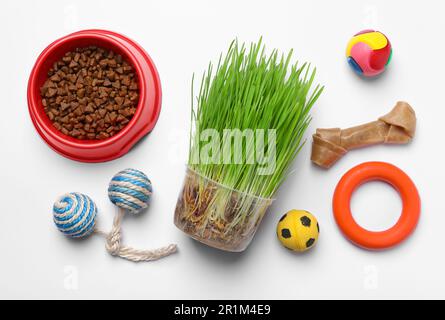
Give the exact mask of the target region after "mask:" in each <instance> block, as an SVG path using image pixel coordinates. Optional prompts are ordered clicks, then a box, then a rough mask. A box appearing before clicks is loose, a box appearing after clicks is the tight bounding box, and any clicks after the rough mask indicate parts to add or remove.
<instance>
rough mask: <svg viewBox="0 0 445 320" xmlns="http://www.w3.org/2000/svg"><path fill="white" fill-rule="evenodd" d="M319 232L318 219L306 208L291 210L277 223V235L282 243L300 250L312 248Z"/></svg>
mask: <svg viewBox="0 0 445 320" xmlns="http://www.w3.org/2000/svg"><path fill="white" fill-rule="evenodd" d="M319 233H320V227H319V225H318V221H317V219H316V218H315V217H314V216H313V215H312V214H311V213H310V212H308V211H304V210H291V211H289V212H288V213H286V214H285V215H283V216H282V217H281V219H280V221H279V222H278V225H277V236H278V240H280V242H281V244H282V245H283V246H284V247H286V248H288V249H290V250H293V251H298V252H303V251H306V250H309V249H310V248H312V247H313V246H314V245H315V243H316V242H317V240H318V234H319Z"/></svg>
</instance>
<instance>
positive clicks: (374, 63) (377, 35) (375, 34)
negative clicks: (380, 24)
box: [346, 30, 392, 77]
mask: <svg viewBox="0 0 445 320" xmlns="http://www.w3.org/2000/svg"><path fill="white" fill-rule="evenodd" d="M346 58H347V60H348V63H349V65H350V66H351V67H352V68H353V69H354V71H355V72H356V73H358V74H359V75H363V76H365V77H375V76H377V75H379V74H381V73H382V72H383V71H385V70H386V68H387V67H388V65H389V63H390V62H391V58H392V46H391V43H390V42H389V39H388V38H387V37H386V36H385V35H384V34H383V33H381V32H379V31H374V30H363V31H360V32H359V33H357V34H355V35H354V36H353V37H352V38H351V40H349V42H348V46H347V47H346Z"/></svg>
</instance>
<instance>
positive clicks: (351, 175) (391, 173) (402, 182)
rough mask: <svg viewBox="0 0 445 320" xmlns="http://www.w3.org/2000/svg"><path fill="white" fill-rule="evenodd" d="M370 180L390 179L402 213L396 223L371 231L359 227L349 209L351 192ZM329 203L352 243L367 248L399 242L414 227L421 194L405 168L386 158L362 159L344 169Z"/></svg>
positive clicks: (388, 246) (382, 246) (389, 245)
mask: <svg viewBox="0 0 445 320" xmlns="http://www.w3.org/2000/svg"><path fill="white" fill-rule="evenodd" d="M373 180H380V181H384V182H386V183H389V184H390V185H392V186H393V187H394V189H396V190H397V191H398V193H399V195H400V197H401V198H402V202H403V209H402V214H401V216H400V218H399V220H398V221H397V223H396V224H395V225H394V226H393V227H392V228H390V229H388V230H386V231H381V232H373V231H369V230H366V229H364V228H362V227H361V226H359V225H358V224H357V223H356V222H355V220H354V218H353V216H352V213H351V208H350V201H351V196H352V193H353V192H354V190H356V189H357V188H358V187H359V186H361V185H362V184H364V183H366V182H369V181H373ZM332 206H333V210H334V217H335V220H336V222H337V224H338V226H339V227H340V229H341V231H342V232H343V234H344V235H345V236H346V237H347V238H348V239H349V240H350V241H351V242H353V243H354V244H356V245H358V246H360V247H362V248H365V249H370V250H382V249H387V248H391V247H393V246H396V245H398V244H399V243H401V242H402V241H404V240H405V239H406V238H407V237H408V236H409V235H410V234H411V233H412V232H413V231H414V229H415V228H416V226H417V222H418V221H419V217H420V197H419V193H418V191H417V188H416V186H415V185H414V183H413V182H412V180H411V179H410V178H409V177H408V175H407V174H406V173H405V172H403V171H402V170H400V169H399V168H397V167H396V166H394V165H392V164H389V163H386V162H365V163H362V164H360V165H358V166H356V167H354V168H352V169H351V170H349V171H348V172H346V173H345V175H344V176H343V177H342V178H341V180H340V182H339V183H338V185H337V187H336V188H335V192H334V198H333V202H332Z"/></svg>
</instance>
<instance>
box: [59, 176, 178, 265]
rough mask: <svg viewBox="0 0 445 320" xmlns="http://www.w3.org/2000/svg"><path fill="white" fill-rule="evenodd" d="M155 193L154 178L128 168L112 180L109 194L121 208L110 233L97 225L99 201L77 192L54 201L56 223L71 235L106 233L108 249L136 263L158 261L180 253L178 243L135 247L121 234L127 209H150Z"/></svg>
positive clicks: (135, 210)
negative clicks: (152, 248)
mask: <svg viewBox="0 0 445 320" xmlns="http://www.w3.org/2000/svg"><path fill="white" fill-rule="evenodd" d="M152 192H153V189H152V185H151V181H150V179H148V177H147V176H146V175H145V174H144V173H143V172H141V171H139V170H135V169H125V170H122V171H120V172H119V173H117V174H116V175H115V176H114V177H113V178H112V179H111V181H110V184H109V187H108V197H109V198H110V200H111V202H113V204H115V205H116V206H117V207H118V213H117V215H116V216H115V218H114V221H113V226H112V228H111V231H110V232H109V233H105V232H103V231H99V230H97V229H96V228H95V226H96V216H97V207H96V204H95V203H94V201H93V200H92V199H91V198H90V197H88V196H86V195H84V194H81V193H77V192H71V193H67V194H65V195H63V196H61V197H60V198H59V199H58V200H57V201H56V202H55V203H54V207H53V215H54V223H55V224H56V227H57V228H58V229H59V231H61V232H62V233H63V234H65V235H66V236H69V237H71V238H85V237H87V236H89V235H90V234H92V233H93V232H95V233H98V234H102V235H105V237H106V244H105V248H106V249H107V251H108V252H109V253H110V254H111V255H113V256H118V257H121V258H124V259H127V260H130V261H134V262H140V261H153V260H157V259H160V258H163V257H166V256H168V255H170V254H172V253H174V252H176V245H174V244H171V245H169V246H167V247H163V248H160V249H156V250H140V249H134V248H132V247H127V246H124V245H122V234H121V223H122V219H123V217H124V214H125V212H126V211H129V212H131V213H133V214H138V213H140V212H141V211H142V210H143V209H145V208H147V206H148V203H149V201H150V198H151V194H152Z"/></svg>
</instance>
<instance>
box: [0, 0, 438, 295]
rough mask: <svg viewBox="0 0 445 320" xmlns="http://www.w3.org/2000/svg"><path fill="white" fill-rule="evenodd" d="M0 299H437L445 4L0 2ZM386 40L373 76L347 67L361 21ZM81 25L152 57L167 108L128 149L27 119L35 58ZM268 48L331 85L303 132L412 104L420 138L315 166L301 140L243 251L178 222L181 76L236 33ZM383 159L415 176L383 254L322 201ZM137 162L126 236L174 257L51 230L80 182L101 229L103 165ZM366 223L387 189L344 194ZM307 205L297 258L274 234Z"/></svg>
mask: <svg viewBox="0 0 445 320" xmlns="http://www.w3.org/2000/svg"><path fill="white" fill-rule="evenodd" d="M0 6H1V7H0V30H1V31H0V34H1V41H2V44H1V48H0V61H1V68H0V92H1V96H0V108H1V114H0V146H1V148H0V152H1V159H0V164H1V168H0V178H1V179H0V203H1V207H0V230H1V231H0V298H58V299H60V298H150V299H153V298H159V299H163V298H165V299H167V298H190V299H193V298H199V299H207V298H217V299H218V298H222V299H225V298H233V299H235V298H242V299H244V298H251V299H272V298H283V299H284V298H290V299H308V298H445V292H444V285H445V277H444V270H445V257H444V248H443V244H444V237H443V235H444V227H445V211H444V209H445V208H444V207H445V205H444V196H443V193H444V190H443V189H444V188H443V185H444V178H445V171H444V169H443V163H444V161H445V153H444V152H443V150H444V149H443V148H444V147H443V142H442V141H443V139H444V137H443V134H444V133H443V132H444V131H443V123H444V116H445V106H444V104H443V101H444V99H443V94H444V90H443V87H444V81H443V72H444V68H445V62H444V59H443V53H444V49H445V44H444V41H443V31H444V27H445V20H444V19H443V12H444V9H445V8H444V2H443V1H439V0H437V1H383V0H382V1H371V0H369V1H355V0H350V1H345V0H343V1H340V0H337V1H293V0H288V1H277V0H274V1H259V0H255V1H238V0H236V1H235V0H225V1H207V0H201V1H196V0H194V1H192V0H188V1H165V0H163V1H142V0H141V1H130V0H125V1H110V0H107V1H91V0H89V1H65V0H63V1H62V0H58V1H10V0H8V1H1V4H0ZM368 27H371V28H375V29H378V30H381V31H383V32H384V33H386V34H387V36H388V37H389V38H390V40H391V42H392V44H393V48H394V57H393V60H392V63H391V66H390V68H389V69H388V70H387V72H386V73H385V74H384V75H383V76H382V77H380V78H379V79H376V80H373V81H364V80H362V79H360V78H358V77H357V76H356V75H355V74H354V73H353V72H352V70H351V69H350V68H349V66H348V65H347V63H346V60H345V57H344V50H345V46H346V43H347V41H348V39H349V37H350V36H352V35H353V34H354V33H355V32H358V31H360V30H362V29H365V28H368ZM86 28H102V29H110V30H114V31H117V32H120V33H123V34H125V35H127V36H129V37H130V38H132V39H134V40H136V41H137V42H139V43H140V44H141V45H142V46H143V47H144V48H145V49H146V50H147V51H148V53H149V54H150V55H151V57H152V58H153V60H154V61H155V63H156V66H157V68H158V71H159V73H160V76H161V80H162V88H163V107H162V112H161V116H160V118H159V122H158V124H157V126H156V128H155V130H154V131H153V132H152V133H151V134H150V135H149V136H148V137H147V138H145V139H144V140H143V141H142V142H141V143H140V144H138V145H137V146H136V147H135V148H134V149H133V150H131V151H130V153H128V154H127V155H125V156H124V157H122V158H120V159H117V160H115V161H112V162H108V163H101V164H83V163H78V162H74V161H71V160H68V159H65V158H63V157H61V156H59V155H58V154H56V153H55V152H53V151H52V150H51V149H50V148H49V147H47V146H46V145H45V143H44V142H43V141H42V139H41V138H40V137H39V136H38V134H37V133H36V131H35V130H34V128H33V126H32V123H31V121H30V118H29V115H28V110H27V102H26V85H27V80H28V75H29V73H30V70H31V68H32V66H33V64H34V61H35V59H36V58H37V56H38V55H39V53H40V52H41V51H42V50H43V49H44V48H45V47H46V46H47V45H48V44H49V43H50V42H52V41H53V40H55V39H57V38H59V37H61V36H63V35H65V34H67V33H70V32H73V31H77V30H80V29H86ZM261 35H263V37H264V42H265V43H266V45H267V47H268V48H269V49H272V48H279V49H280V50H282V51H288V50H289V49H290V48H294V49H295V58H297V59H299V60H301V61H310V62H312V63H313V64H314V65H315V66H317V70H318V77H317V80H318V82H320V83H322V84H324V85H325V86H326V90H325V92H324V93H323V95H322V96H321V98H320V100H319V101H318V103H317V104H316V106H315V108H314V112H313V122H312V124H311V127H310V129H309V131H308V132H307V137H310V134H311V133H312V132H313V131H314V130H315V128H316V127H333V126H334V127H335V126H339V127H348V126H352V125H356V124H360V123H362V122H368V121H371V120H374V119H376V118H377V117H379V116H381V115H383V114H385V113H386V112H388V111H389V110H390V109H391V108H392V107H393V105H394V104H395V102H396V101H397V100H406V101H408V102H409V103H410V104H411V105H412V106H413V107H414V108H415V110H416V112H417V115H418V132H417V134H416V137H415V139H414V141H413V143H412V144H410V145H408V146H399V147H388V146H378V147H374V148H369V149H366V150H360V151H354V152H351V153H349V154H348V155H347V156H346V157H345V158H344V159H342V160H341V161H340V162H339V163H338V164H337V165H335V166H334V167H333V168H332V169H330V170H329V171H325V170H320V169H318V168H316V167H315V166H313V165H311V163H310V160H309V158H310V142H311V141H310V139H309V140H308V143H307V144H306V146H305V147H304V149H303V151H302V152H301V154H300V155H299V157H298V159H297V161H296V162H295V164H294V167H295V170H296V172H295V174H293V175H292V176H290V177H289V179H288V180H287V181H286V183H285V184H284V185H283V186H282V189H281V191H280V193H279V194H278V201H276V203H275V204H274V205H273V207H272V208H271V210H270V211H269V213H268V215H267V216H266V217H265V219H264V220H263V223H262V225H261V227H260V229H259V231H258V233H257V235H256V237H255V238H254V240H253V242H252V244H251V246H250V247H249V248H248V250H247V251H245V252H244V253H242V254H233V253H224V252H220V251H217V250H214V249H211V248H208V247H205V246H203V245H201V244H199V243H196V242H195V241H193V240H191V239H189V238H188V237H187V236H186V235H185V234H183V233H182V232H181V231H179V230H178V229H176V228H175V226H174V225H173V221H172V220H173V212H174V208H175V204H176V199H177V196H178V194H179V191H180V187H181V185H182V179H183V175H184V169H185V159H186V153H187V146H188V137H187V133H188V130H189V125H190V123H189V111H190V85H191V77H192V73H193V72H195V73H197V74H198V75H199V74H201V72H202V71H203V70H204V69H205V68H206V67H207V64H208V62H209V60H213V61H215V60H216V59H217V58H218V56H219V54H220V52H222V51H226V49H227V47H228V45H229V43H230V42H231V40H232V39H234V38H235V37H237V38H238V39H239V40H240V41H248V42H250V41H256V40H257V39H258V38H259V37H260V36H261ZM370 160H380V161H387V162H390V163H393V164H395V165H397V166H399V167H400V168H402V169H403V170H404V171H405V172H407V173H408V174H409V175H410V176H411V178H412V179H413V180H414V181H415V183H416V184H417V187H418V189H419V192H420V194H421V197H422V217H421V221H420V224H419V226H418V229H417V230H416V232H415V233H414V235H413V236H412V237H411V238H410V239H409V240H408V241H407V242H406V243H404V244H403V245H401V246H399V247H397V248H395V249H393V250H390V251H386V252H379V253H376V252H367V251H364V250H361V249H359V248H357V247H355V246H353V245H351V244H350V243H349V242H348V241H347V240H345V239H344V238H343V237H342V235H341V234H340V232H339V230H338V228H337V226H336V225H335V222H334V220H333V216H332V211H331V198H332V193H333V190H334V188H335V185H336V183H337V182H338V180H339V179H340V177H341V175H342V174H343V173H344V172H346V171H347V170H348V169H349V168H351V167H352V166H354V165H356V164H359V163H361V162H364V161H370ZM126 167H134V168H138V169H140V170H143V171H145V172H146V173H147V175H148V176H149V177H150V178H151V180H152V181H153V184H154V188H155V193H154V197H153V202H152V204H151V207H150V208H149V210H148V211H147V212H145V214H144V215H142V216H140V217H131V216H127V217H126V219H125V220H124V225H123V231H124V237H125V242H126V243H128V244H131V245H134V246H137V247H147V248H156V247H159V246H162V245H166V244H168V243H170V242H174V243H177V244H178V246H179V252H178V253H177V254H175V255H174V256H171V257H168V258H165V259H163V260H160V261H157V262H153V263H140V264H134V263H131V262H127V261H124V260H121V259H117V258H113V257H111V256H110V255H108V254H107V253H106V251H105V249H104V239H103V238H101V237H98V236H93V237H91V238H89V239H87V240H85V241H70V240H68V239H66V238H64V237H63V236H62V234H60V233H59V232H58V231H57V230H56V228H55V227H54V225H53V222H52V217H51V208H52V204H53V202H54V200H55V199H56V198H57V196H59V195H60V194H63V193H65V192H69V191H80V192H84V193H86V194H88V195H90V196H91V197H92V198H93V199H95V201H96V203H97V204H98V206H99V208H100V213H99V226H100V227H101V228H103V229H108V228H109V227H110V225H111V221H112V217H113V215H114V213H115V209H114V208H115V207H114V206H113V205H112V204H111V203H110V202H109V200H108V198H107V191H106V190H107V184H108V181H109V179H110V178H111V177H112V175H113V174H115V173H116V172H118V171H119V170H121V169H123V168H126ZM352 207H353V211H354V212H355V217H356V219H357V220H358V221H359V222H360V223H362V224H363V225H364V226H366V227H368V228H370V229H372V230H381V229H384V228H387V227H390V226H391V225H392V224H393V223H395V222H396V221H397V219H398V216H399V213H400V210H401V203H400V200H399V198H398V196H397V193H396V192H395V191H393V190H392V189H391V188H390V187H388V186H386V185H385V184H383V183H378V182H376V183H370V184H368V185H366V186H363V187H362V188H361V189H360V190H359V191H358V192H357V193H356V195H355V196H354V199H353V203H352ZM292 208H301V209H306V210H309V211H311V212H313V213H314V214H315V215H316V216H317V217H318V219H319V221H320V227H321V236H320V240H319V243H318V245H317V247H316V248H315V249H313V250H312V251H311V252H309V253H307V254H304V255H295V254H292V253H291V252H289V251H288V250H285V249H284V248H282V247H281V246H280V244H279V242H278V241H277V239H276V236H275V226H276V223H277V220H278V219H279V217H280V216H281V215H282V214H284V213H285V212H286V211H287V210H290V209H292Z"/></svg>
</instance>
